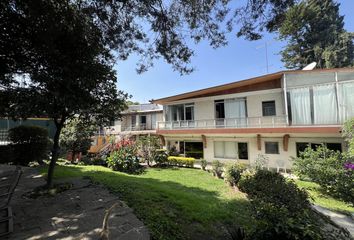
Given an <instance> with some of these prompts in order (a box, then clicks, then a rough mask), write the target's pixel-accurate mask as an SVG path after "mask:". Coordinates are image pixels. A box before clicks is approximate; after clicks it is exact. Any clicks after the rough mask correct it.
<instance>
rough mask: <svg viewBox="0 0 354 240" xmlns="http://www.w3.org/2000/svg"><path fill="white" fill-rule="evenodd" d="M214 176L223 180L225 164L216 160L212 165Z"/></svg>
mask: <svg viewBox="0 0 354 240" xmlns="http://www.w3.org/2000/svg"><path fill="white" fill-rule="evenodd" d="M211 167H212V171H213V175H214V176H216V177H218V178H221V175H222V172H223V164H222V163H221V162H220V161H219V160H214V161H213V162H212V163H211Z"/></svg>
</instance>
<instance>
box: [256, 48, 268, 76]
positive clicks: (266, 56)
mask: <svg viewBox="0 0 354 240" xmlns="http://www.w3.org/2000/svg"><path fill="white" fill-rule="evenodd" d="M271 43H272V41H268V42H264V44H262V45H259V46H258V47H256V49H257V50H259V49H261V48H265V60H266V69H267V73H269V66H270V65H269V61H268V46H269V45H270V44H271Z"/></svg>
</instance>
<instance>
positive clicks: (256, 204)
mask: <svg viewBox="0 0 354 240" xmlns="http://www.w3.org/2000/svg"><path fill="white" fill-rule="evenodd" d="M245 176H246V175H244V176H242V178H243V179H242V180H241V181H240V182H239V187H240V189H241V190H242V191H244V192H246V193H247V194H248V197H249V198H250V200H251V207H252V215H253V217H254V218H255V219H256V224H255V228H254V230H253V231H252V233H251V234H250V236H249V239H256V240H257V239H294V240H295V239H325V235H324V232H323V231H322V230H321V227H322V226H321V222H319V221H318V217H316V216H315V214H314V212H313V211H312V210H311V208H310V202H309V201H308V195H307V192H306V191H305V190H301V189H299V188H298V187H297V186H296V184H295V183H294V182H292V181H288V180H286V179H285V178H284V177H283V176H282V175H280V174H278V173H274V172H270V171H266V170H259V171H257V172H256V173H255V174H254V175H253V176H252V175H251V174H248V175H247V177H245ZM246 178H247V180H245V179H246Z"/></svg>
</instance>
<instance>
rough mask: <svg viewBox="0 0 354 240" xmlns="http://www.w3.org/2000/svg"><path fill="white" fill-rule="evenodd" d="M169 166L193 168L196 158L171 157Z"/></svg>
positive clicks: (168, 159)
mask: <svg viewBox="0 0 354 240" xmlns="http://www.w3.org/2000/svg"><path fill="white" fill-rule="evenodd" d="M167 161H168V164H169V165H172V166H179V167H183V166H185V167H193V166H194V163H195V159H194V158H187V157H176V156H169V157H168V158H167Z"/></svg>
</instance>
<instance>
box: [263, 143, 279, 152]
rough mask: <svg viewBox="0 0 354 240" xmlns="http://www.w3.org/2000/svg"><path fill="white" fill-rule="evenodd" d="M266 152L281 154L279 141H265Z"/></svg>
mask: <svg viewBox="0 0 354 240" xmlns="http://www.w3.org/2000/svg"><path fill="white" fill-rule="evenodd" d="M265 153H267V154H279V143H278V142H265Z"/></svg>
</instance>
